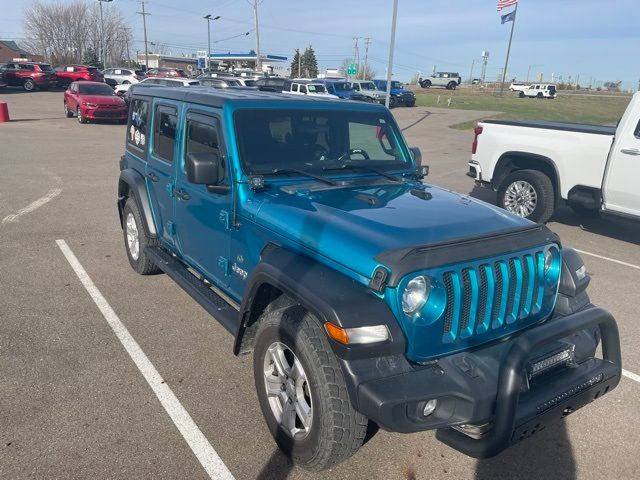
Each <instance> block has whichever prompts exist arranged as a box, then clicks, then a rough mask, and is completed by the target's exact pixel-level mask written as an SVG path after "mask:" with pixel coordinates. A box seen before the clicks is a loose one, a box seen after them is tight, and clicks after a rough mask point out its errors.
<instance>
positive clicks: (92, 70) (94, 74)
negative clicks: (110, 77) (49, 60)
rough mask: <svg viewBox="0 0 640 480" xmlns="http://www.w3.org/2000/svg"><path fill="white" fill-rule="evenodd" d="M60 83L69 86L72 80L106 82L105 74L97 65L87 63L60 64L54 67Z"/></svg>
mask: <svg viewBox="0 0 640 480" xmlns="http://www.w3.org/2000/svg"><path fill="white" fill-rule="evenodd" d="M54 70H55V72H56V77H57V79H58V85H60V86H67V85H69V84H70V83H71V82H80V81H87V82H104V75H102V72H100V70H98V69H97V68H96V67H89V66H87V65H58V66H57V67H55V68H54Z"/></svg>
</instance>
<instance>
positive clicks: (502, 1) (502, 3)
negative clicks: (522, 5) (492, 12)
mask: <svg viewBox="0 0 640 480" xmlns="http://www.w3.org/2000/svg"><path fill="white" fill-rule="evenodd" d="M516 3H518V0H498V11H500V10H502V9H503V8H506V7H510V6H511V5H515V4H516Z"/></svg>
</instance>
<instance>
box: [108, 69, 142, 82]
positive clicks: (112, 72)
mask: <svg viewBox="0 0 640 480" xmlns="http://www.w3.org/2000/svg"><path fill="white" fill-rule="evenodd" d="M102 74H103V75H104V78H105V80H106V79H108V78H109V79H112V80H115V81H116V84H117V85H120V84H123V85H127V84H129V83H138V82H140V81H141V80H144V78H145V74H144V70H135V69H132V68H107V69H106V70H103V71H102Z"/></svg>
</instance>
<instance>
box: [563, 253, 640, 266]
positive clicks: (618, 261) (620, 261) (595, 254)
mask: <svg viewBox="0 0 640 480" xmlns="http://www.w3.org/2000/svg"><path fill="white" fill-rule="evenodd" d="M574 250H575V251H576V252H578V253H584V254H585V255H589V256H591V257H596V258H600V259H602V260H607V261H609V262H613V263H617V264H618V265H624V266H625V267H630V268H635V269H636V270H640V265H634V264H633V263H627V262H623V261H622V260H616V259H615V258H609V257H603V256H602V255H598V254H597V253H591V252H585V251H584V250H578V249H577V248H575V249H574Z"/></svg>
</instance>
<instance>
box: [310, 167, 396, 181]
mask: <svg viewBox="0 0 640 480" xmlns="http://www.w3.org/2000/svg"><path fill="white" fill-rule="evenodd" d="M322 170H323V171H326V170H362V171H363V172H371V173H375V174H376V175H380V176H381V177H384V178H388V179H389V180H393V181H394V182H400V183H402V179H400V178H398V177H394V176H393V175H391V174H389V173H386V172H382V171H380V170H377V169H375V168H372V167H367V166H365V165H354V164H353V163H345V164H344V165H341V166H339V167H333V168H326V167H325V168H323V169H322Z"/></svg>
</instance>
